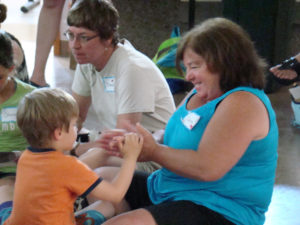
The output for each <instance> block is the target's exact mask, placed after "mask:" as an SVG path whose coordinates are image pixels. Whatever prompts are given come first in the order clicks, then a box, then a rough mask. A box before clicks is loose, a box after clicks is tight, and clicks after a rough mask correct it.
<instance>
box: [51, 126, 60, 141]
mask: <svg viewBox="0 0 300 225" xmlns="http://www.w3.org/2000/svg"><path fill="white" fill-rule="evenodd" d="M61 134H62V129H61V128H56V129H55V130H54V133H53V138H54V140H55V141H58V140H60V138H61Z"/></svg>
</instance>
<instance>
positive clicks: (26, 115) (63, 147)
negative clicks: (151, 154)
mask: <svg viewBox="0 0 300 225" xmlns="http://www.w3.org/2000/svg"><path fill="white" fill-rule="evenodd" d="M77 117H78V106H77V103H76V101H75V100H74V99H73V97H72V96H71V95H69V94H67V93H66V92H64V91H62V90H60V89H49V88H45V89H38V90H35V91H33V92H32V93H30V94H27V95H26V96H25V97H24V99H23V100H22V101H21V103H20V104H19V108H18V112H17V122H18V126H19V127H20V129H21V131H22V133H23V135H24V137H25V138H26V139H27V141H28V143H29V144H30V146H29V147H28V149H26V150H25V152H24V153H23V154H22V156H21V158H20V160H19V162H18V168H17V178H16V185H15V193H14V201H13V208H12V213H11V215H10V217H9V218H8V219H7V220H6V222H5V223H4V224H5V225H19V224H20V225H21V224H22V225H26V224H28V225H47V224H49V225H50V224H51V225H56V224H61V225H75V224H76V222H75V216H74V212H73V204H74V201H75V200H76V198H77V197H78V196H80V195H81V196H85V195H87V194H91V195H92V196H94V197H96V198H99V199H101V200H105V201H110V202H113V203H116V202H119V201H121V199H122V198H123V197H124V195H125V193H126V191H127V189H128V187H129V184H130V182H131V179H132V176H133V172H134V170H135V165H136V160H137V157H138V155H139V153H140V151H141V148H142V144H143V140H142V137H140V136H138V135H137V134H133V133H131V134H128V135H126V136H125V141H124V143H121V142H120V143H119V147H120V148H121V149H122V150H121V152H122V154H123V158H124V163H123V164H122V167H121V170H120V172H119V174H118V175H117V176H116V178H115V179H114V180H113V181H112V182H111V183H109V182H107V181H105V180H102V179H101V178H99V177H98V176H97V175H96V173H95V172H93V171H92V170H90V169H89V168H88V167H87V166H85V165H84V164H83V163H81V162H80V161H79V160H77V159H76V158H75V157H73V156H69V155H65V154H64V153H65V152H67V151H70V150H71V149H72V147H73V145H74V142H75V139H76V136H77V127H76V121H77ZM91 212H92V213H90V214H88V215H92V217H94V218H87V219H86V220H85V221H87V220H91V221H93V222H96V221H94V220H95V219H96V218H95V217H97V218H98V219H96V220H97V222H96V223H93V224H101V223H102V222H103V221H104V220H105V219H104V217H103V215H102V214H101V213H100V212H96V211H91ZM101 217H102V218H101ZM85 221H84V220H82V217H81V219H80V221H77V225H78V224H87V223H85Z"/></svg>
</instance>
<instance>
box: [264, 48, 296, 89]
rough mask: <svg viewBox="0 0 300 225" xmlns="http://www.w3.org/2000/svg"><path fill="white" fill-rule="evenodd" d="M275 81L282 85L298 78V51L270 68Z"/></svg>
mask: <svg viewBox="0 0 300 225" xmlns="http://www.w3.org/2000/svg"><path fill="white" fill-rule="evenodd" d="M270 72H271V73H272V74H273V75H274V78H275V80H276V81H278V82H279V83H281V84H283V85H289V84H291V83H293V82H295V81H298V80H299V78H300V53H298V54H297V55H296V56H294V57H292V58H290V59H288V60H285V61H284V62H283V63H282V64H279V65H276V66H273V67H271V68H270Z"/></svg>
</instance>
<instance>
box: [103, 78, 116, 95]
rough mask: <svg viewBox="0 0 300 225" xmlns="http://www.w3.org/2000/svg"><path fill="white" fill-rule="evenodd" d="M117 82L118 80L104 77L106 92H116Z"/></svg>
mask: <svg viewBox="0 0 300 225" xmlns="http://www.w3.org/2000/svg"><path fill="white" fill-rule="evenodd" d="M115 81H116V78H115V77H114V76H113V77H104V78H103V84H104V90H105V91H107V92H114V91H115Z"/></svg>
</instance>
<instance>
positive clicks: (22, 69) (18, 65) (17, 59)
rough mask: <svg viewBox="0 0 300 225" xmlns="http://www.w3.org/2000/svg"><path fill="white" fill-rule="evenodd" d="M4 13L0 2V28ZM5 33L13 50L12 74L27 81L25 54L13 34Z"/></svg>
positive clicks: (3, 6)
mask: <svg viewBox="0 0 300 225" xmlns="http://www.w3.org/2000/svg"><path fill="white" fill-rule="evenodd" d="M6 13H7V8H6V6H5V5H4V4H1V3H0V28H1V23H2V22H4V20H5V19H6ZM7 34H8V36H9V38H10V39H11V43H12V47H13V52H14V65H15V69H14V70H13V75H14V76H15V77H17V78H19V79H20V80H22V81H24V82H26V83H28V82H29V78H28V71H27V64H26V60H25V54H24V50H23V48H22V45H21V43H20V42H19V40H18V39H17V38H16V37H15V36H13V35H12V34H10V33H7Z"/></svg>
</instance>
